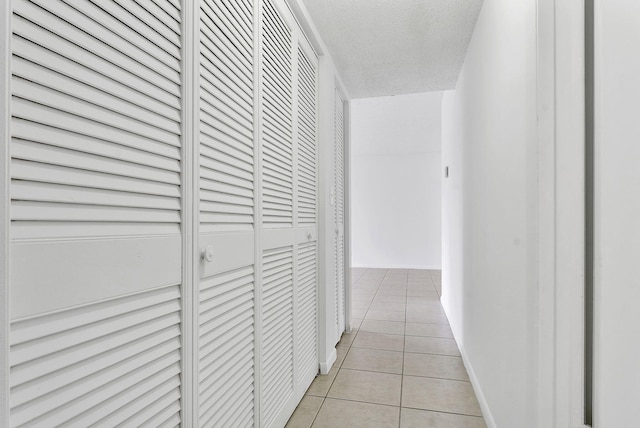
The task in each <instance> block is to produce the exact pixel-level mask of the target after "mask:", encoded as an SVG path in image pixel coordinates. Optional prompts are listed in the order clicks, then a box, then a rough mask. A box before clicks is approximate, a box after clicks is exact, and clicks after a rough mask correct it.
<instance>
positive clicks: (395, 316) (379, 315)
mask: <svg viewBox="0 0 640 428" xmlns="http://www.w3.org/2000/svg"><path fill="white" fill-rule="evenodd" d="M404 316H405V315H404V312H398V311H384V310H373V309H369V310H368V311H367V314H366V315H365V316H364V319H366V320H380V321H402V322H404Z"/></svg>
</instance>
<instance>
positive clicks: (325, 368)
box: [320, 348, 338, 375]
mask: <svg viewBox="0 0 640 428" xmlns="http://www.w3.org/2000/svg"><path fill="white" fill-rule="evenodd" d="M337 358H338V353H337V352H336V349H335V348H333V350H332V351H331V353H330V354H329V355H328V356H327V361H320V374H323V375H326V374H329V371H330V370H331V367H333V363H335V362H336V359H337Z"/></svg>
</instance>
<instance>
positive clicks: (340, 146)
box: [334, 90, 346, 340]
mask: <svg viewBox="0 0 640 428" xmlns="http://www.w3.org/2000/svg"><path fill="white" fill-rule="evenodd" d="M335 100H336V101H335V122H334V126H335V171H336V176H335V186H336V187H335V188H336V193H335V195H336V203H335V205H334V206H335V222H336V231H335V243H334V253H335V260H336V327H337V338H336V340H340V337H341V335H342V333H343V332H344V330H345V313H346V310H345V300H346V299H345V271H344V266H345V254H344V203H345V202H344V100H343V99H342V96H341V95H340V93H339V92H338V91H337V90H336V98H335Z"/></svg>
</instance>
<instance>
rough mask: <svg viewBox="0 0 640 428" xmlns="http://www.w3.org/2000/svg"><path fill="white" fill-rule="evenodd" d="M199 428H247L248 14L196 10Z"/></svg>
mask: <svg viewBox="0 0 640 428" xmlns="http://www.w3.org/2000/svg"><path fill="white" fill-rule="evenodd" d="M199 6H200V10H199V16H200V47H199V49H200V55H199V61H200V64H199V67H200V145H199V150H200V156H199V163H200V169H199V170H200V189H199V194H200V196H199V198H200V205H199V206H200V234H199V239H200V247H201V248H202V249H203V251H204V254H203V255H204V257H203V259H202V261H201V270H200V274H201V280H200V287H199V290H200V291H199V349H198V352H199V382H198V383H199V385H198V387H199V409H200V410H199V413H200V414H199V426H201V427H252V426H254V423H255V421H256V415H255V409H254V407H255V406H254V405H255V400H256V390H255V389H256V379H255V377H256V373H257V372H256V368H255V355H256V348H255V340H256V337H255V334H256V328H255V324H256V319H255V313H256V301H255V287H256V283H257V282H256V266H255V252H256V248H255V233H256V231H255V223H256V221H255V219H256V204H255V180H254V176H255V175H254V165H255V144H254V141H255V140H254V86H255V85H254V77H253V74H254V54H253V49H254V40H255V37H254V19H255V18H254V10H255V7H254V4H253V1H252V0H200V2H199Z"/></svg>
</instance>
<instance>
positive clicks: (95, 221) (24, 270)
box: [10, 0, 182, 427]
mask: <svg viewBox="0 0 640 428" xmlns="http://www.w3.org/2000/svg"><path fill="white" fill-rule="evenodd" d="M12 7H13V16H12V22H11V25H12V33H13V34H12V40H11V46H12V59H11V72H12V80H11V87H12V97H11V114H12V117H11V143H10V153H11V187H10V193H11V236H12V243H11V275H12V276H11V290H10V291H11V293H10V295H11V302H10V305H11V318H12V324H11V330H10V341H11V349H10V354H11V367H10V385H11V396H10V400H11V409H10V421H11V426H30V427H31V426H34V427H36V426H42V427H51V426H69V427H73V426H77V427H86V426H91V425H98V426H116V425H119V424H122V425H126V426H160V425H162V426H177V425H179V424H180V412H181V409H180V400H181V396H180V388H181V379H180V374H181V373H180V371H181V361H180V359H181V353H182V351H181V338H180V332H181V325H180V322H181V314H180V310H181V290H180V287H181V284H180V282H181V275H182V245H181V240H182V236H181V228H182V224H181V222H182V220H181V207H182V200H181V194H182V191H181V185H182V178H181V172H182V167H181V161H182V159H181V150H182V149H181V145H182V124H181V114H182V113H181V103H182V100H181V92H182V88H181V86H182V72H181V71H182V70H181V68H182V63H181V50H182V46H181V34H180V31H181V22H180V19H181V11H180V5H179V3H177V2H175V1H166V0H154V1H153V2H149V4H148V5H146V6H145V7H141V6H140V5H139V4H138V3H136V2H134V1H125V0H122V1H113V2H89V1H61V0H15V1H13V2H12Z"/></svg>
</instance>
